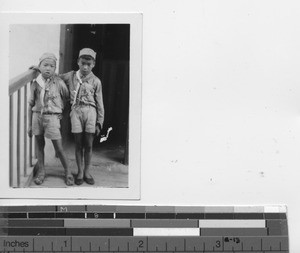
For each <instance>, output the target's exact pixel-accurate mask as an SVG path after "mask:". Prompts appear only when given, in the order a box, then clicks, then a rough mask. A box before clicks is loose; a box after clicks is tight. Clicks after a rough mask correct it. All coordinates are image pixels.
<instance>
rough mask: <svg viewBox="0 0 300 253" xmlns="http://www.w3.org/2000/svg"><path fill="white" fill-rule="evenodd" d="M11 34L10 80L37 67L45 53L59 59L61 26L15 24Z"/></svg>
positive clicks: (11, 28)
mask: <svg viewBox="0 0 300 253" xmlns="http://www.w3.org/2000/svg"><path fill="white" fill-rule="evenodd" d="M9 33H10V36H9V57H10V60H9V78H13V77H15V76H17V75H18V74H20V73H23V72H25V71H26V70H27V69H28V67H29V66H31V65H37V64H38V63H39V62H38V60H39V58H40V56H41V55H42V54H43V53H45V52H51V53H54V54H55V55H56V57H57V58H59V57H58V56H59V38H60V25H32V24H22V25H15V24H14V25H10V31H9ZM57 66H58V65H57Z"/></svg>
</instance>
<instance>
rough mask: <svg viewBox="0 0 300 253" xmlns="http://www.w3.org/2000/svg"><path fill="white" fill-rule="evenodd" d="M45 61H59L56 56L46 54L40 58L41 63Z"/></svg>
mask: <svg viewBox="0 0 300 253" xmlns="http://www.w3.org/2000/svg"><path fill="white" fill-rule="evenodd" d="M45 59H52V60H54V61H57V58H56V57H55V55H54V54H52V53H44V54H43V55H42V56H41V57H40V63H41V62H42V61H43V60H45Z"/></svg>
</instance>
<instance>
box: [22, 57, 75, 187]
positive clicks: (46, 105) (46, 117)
mask: <svg viewBox="0 0 300 253" xmlns="http://www.w3.org/2000/svg"><path fill="white" fill-rule="evenodd" d="M39 60H40V62H39V70H40V72H41V74H39V75H38V77H37V78H36V79H35V80H33V82H32V84H31V86H30V91H31V94H30V98H29V106H28V135H29V137H32V135H34V136H35V139H36V144H37V159H38V162H37V165H36V166H35V168H36V171H35V172H36V173H35V178H34V182H35V183H36V184H38V185H40V184H42V183H43V182H44V180H45V176H46V171H45V167H44V156H45V155H44V148H45V137H46V138H48V139H50V140H51V141H52V143H53V146H54V148H55V151H56V154H57V155H58V157H59V158H60V161H61V163H62V165H63V167H64V170H65V183H66V185H73V184H74V178H73V175H72V174H71V171H70V169H69V167H68V160H67V157H66V155H65V153H64V151H63V147H62V140H61V133H60V119H61V114H62V112H63V109H64V105H65V101H66V100H67V99H68V98H69V90H68V88H67V86H66V84H65V83H64V81H63V80H62V79H60V78H59V77H58V76H56V75H55V69H56V61H57V59H56V57H55V55H54V54H52V53H44V54H43V55H42V56H41V57H40V59H39Z"/></svg>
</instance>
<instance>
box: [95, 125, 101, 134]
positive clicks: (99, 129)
mask: <svg viewBox="0 0 300 253" xmlns="http://www.w3.org/2000/svg"><path fill="white" fill-rule="evenodd" d="M100 132H101V126H100V124H97V125H96V136H99V135H100Z"/></svg>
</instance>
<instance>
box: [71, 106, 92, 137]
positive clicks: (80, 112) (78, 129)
mask: <svg viewBox="0 0 300 253" xmlns="http://www.w3.org/2000/svg"><path fill="white" fill-rule="evenodd" d="M70 118H71V125H72V133H82V132H86V133H95V132H96V120H97V112H96V108H95V107H93V106H91V105H80V106H76V107H74V108H73V109H72V111H71V113H70Z"/></svg>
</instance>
